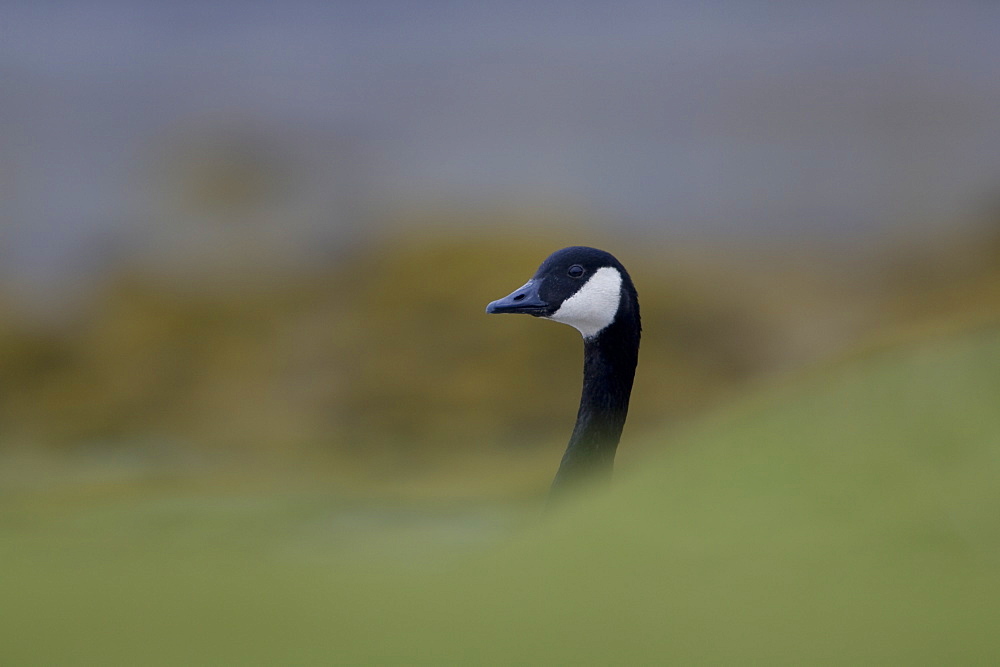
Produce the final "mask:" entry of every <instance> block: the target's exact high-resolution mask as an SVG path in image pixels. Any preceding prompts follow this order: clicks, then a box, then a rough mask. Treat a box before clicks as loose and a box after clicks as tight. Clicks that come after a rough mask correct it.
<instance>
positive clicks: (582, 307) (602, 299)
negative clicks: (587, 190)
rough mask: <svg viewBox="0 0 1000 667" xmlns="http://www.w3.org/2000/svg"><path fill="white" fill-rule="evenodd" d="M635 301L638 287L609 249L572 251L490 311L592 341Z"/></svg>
mask: <svg viewBox="0 0 1000 667" xmlns="http://www.w3.org/2000/svg"><path fill="white" fill-rule="evenodd" d="M629 299H631V301H632V302H634V301H635V288H634V287H633V286H632V280H631V279H630V278H629V275H628V273H627V272H626V271H625V267H623V266H622V265H621V262H619V261H618V260H617V259H615V258H614V256H613V255H611V254H610V253H607V252H604V251H603V250H598V249H596V248H587V247H584V246H572V247H569V248H563V249H562V250H558V251H556V252H554V253H552V254H551V255H549V257H548V259H546V260H545V261H544V262H542V265H541V266H540V267H538V271H536V272H535V275H534V276H533V277H532V278H531V280H529V281H528V282H527V283H526V284H525V285H524V286H522V287H521V288H519V289H517V290H514V291H513V292H512V293H511V294H509V295H508V296H505V297H504V298H502V299H498V300H497V301H494V302H492V303H491V304H490V305H488V306H486V312H487V313H525V314H528V315H534V316H535V317H544V318H547V319H550V320H554V321H556V322H563V323H565V324H569V325H571V326H573V327H576V328H577V329H578V330H579V331H580V333H582V334H583V336H584V338H592V337H594V336H596V335H597V334H599V333H600V332H601V331H602V330H604V329H605V328H607V326H608V325H609V324H611V323H612V322H614V321H615V319H616V317H617V316H618V314H619V311H620V310H621V305H622V302H623V300H629Z"/></svg>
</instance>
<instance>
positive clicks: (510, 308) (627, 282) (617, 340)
mask: <svg viewBox="0 0 1000 667" xmlns="http://www.w3.org/2000/svg"><path fill="white" fill-rule="evenodd" d="M486 312H487V313H525V314H528V315H534V316H535V317H543V318H545V319H549V320H553V321H555V322H562V323H564V324H569V325H571V326H573V327H575V328H576V329H577V330H579V332H580V333H581V334H583V392H582V395H581V397H580V410H579V412H578V413H577V416H576V426H575V427H574V428H573V435H572V436H570V439H569V444H568V445H567V447H566V453H565V454H563V458H562V463H560V465H559V471H558V472H557V473H556V477H555V480H554V481H553V482H552V493H553V494H556V493H559V492H560V491H561V490H563V489H564V488H566V487H569V486H574V485H575V484H576V483H577V482H579V481H580V480H584V479H587V480H590V479H607V478H609V477H610V476H611V469H612V467H613V465H614V460H615V450H616V449H617V448H618V441H619V439H620V438H621V433H622V428H623V427H624V426H625V416H626V414H627V413H628V401H629V396H630V395H631V393H632V380H633V378H634V377H635V365H636V362H637V360H638V357H639V335H640V331H641V326H640V323H639V300H638V296H637V295H636V291H635V287H634V286H633V285H632V279H631V278H630V277H629V275H628V272H626V271H625V267H624V266H622V264H621V262H619V261H618V260H617V259H615V258H614V256H612V255H611V254H610V253H607V252H604V251H603V250H597V249H596V248H587V247H583V246H573V247H570V248H563V249H562V250H558V251H556V252H554V253H552V254H551V255H549V257H548V259H546V260H545V261H544V262H542V265H541V266H540V267H538V271H536V272H535V275H534V276H533V277H532V278H531V280H529V281H528V282H527V283H526V284H525V285H524V286H523V287H520V288H518V289H516V290H514V291H513V292H512V293H510V294H509V295H508V296H505V297H504V298H502V299H498V300H497V301H494V302H492V303H491V304H489V305H488V306H486Z"/></svg>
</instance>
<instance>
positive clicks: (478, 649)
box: [0, 329, 1000, 665]
mask: <svg viewBox="0 0 1000 667" xmlns="http://www.w3.org/2000/svg"><path fill="white" fill-rule="evenodd" d="M660 448H661V449H662V450H663V451H662V454H660V455H658V456H657V458H655V459H653V460H649V461H646V462H645V463H644V464H643V465H642V467H641V469H636V467H635V466H633V467H632V469H628V466H623V468H624V469H623V470H622V471H621V473H620V474H619V476H618V478H617V480H616V484H615V486H614V488H613V489H612V490H611V491H609V492H607V493H603V494H595V495H593V496H591V497H588V498H584V499H581V500H580V502H578V503H576V504H572V505H567V506H566V507H563V508H560V509H559V510H558V511H556V512H554V513H552V514H549V515H547V516H544V517H541V518H538V519H537V520H525V519H524V518H523V516H524V512H523V511H518V510H516V509H515V510H512V509H509V508H503V507H497V506H491V505H482V506H477V507H467V506H465V507H461V508H460V507H458V506H455V505H440V506H436V507H433V506H426V505H423V506H414V505H403V504H396V505H385V504H383V505H377V504H372V503H358V502H357V501H354V500H350V499H348V498H345V497H335V496H334V495H333V494H331V493H330V492H329V491H324V490H323V489H322V488H321V487H317V486H311V487H308V488H305V489H296V490H291V491H290V490H288V489H289V488H291V487H275V488H272V489H271V490H269V491H260V492H257V493H247V492H246V490H245V489H243V490H242V491H240V492H230V493H227V492H223V491H219V490H214V491H211V492H209V491H197V490H191V491H189V492H185V493H182V492H178V491H177V490H176V489H160V490H156V489H152V490H147V491H143V492H135V493H134V494H130V493H123V494H118V495H111V496H103V495H100V494H97V495H96V496H94V497H92V498H89V499H83V500H78V501H74V502H73V503H67V502H65V501H51V502H50V503H48V504H46V503H45V502H42V501H41V500H40V499H39V497H36V496H31V497H29V496H25V495H23V494H19V493H15V492H11V493H6V494H4V495H3V496H0V500H2V501H3V511H2V515H0V521H2V523H0V530H2V533H0V567H2V569H0V663H2V664H11V665H18V664H101V665H106V664H143V665H148V664H175V665H176V664H240V665H247V664H367V663H374V664H385V663H400V664H415V663H416V664H420V663H423V664H449V663H451V664H525V663H527V664H549V665H551V664H599V665H606V664H692V663H713V664H720V663H722V664H817V663H837V664H995V663H996V662H997V661H1000V634H998V633H997V630H996V628H997V624H998V620H1000V484H998V481H1000V335H998V333H997V332H996V330H992V329H990V330H980V331H978V332H975V333H971V334H964V335H962V336H961V337H957V338H954V339H952V340H948V341H942V342H936V343H926V344H920V345H916V346H911V347H908V348H905V349H895V350H889V351H883V352H879V353H877V354H873V355H869V356H867V357H866V358H863V359H859V360H856V361H854V362H852V363H850V364H848V365H846V366H844V367H841V368H836V369H833V370H831V371H829V372H823V373H818V372H817V373H815V374H813V375H812V376H810V377H808V378H804V379H801V380H799V381H797V382H795V383H794V384H793V385H788V386H785V387H782V388H779V389H777V390H772V391H768V392H765V393H764V394H762V395H758V396H757V397H754V398H751V399H750V400H748V401H745V402H743V403H742V404H740V405H738V406H735V407H733V408H731V409H729V410H727V411H725V412H724V413H722V414H718V415H716V416H715V417H714V418H713V419H711V420H708V421H706V422H703V423H702V424H701V425H699V426H698V427H696V428H694V429H690V430H688V432H687V433H685V434H684V435H682V436H678V437H676V438H674V439H673V440H671V441H670V442H666V443H664V444H663V445H662V446H661V447H660Z"/></svg>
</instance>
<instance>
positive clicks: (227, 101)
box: [0, 0, 1000, 278]
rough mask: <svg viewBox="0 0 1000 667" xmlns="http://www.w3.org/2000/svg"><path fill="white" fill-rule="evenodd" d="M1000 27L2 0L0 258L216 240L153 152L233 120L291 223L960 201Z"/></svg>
mask: <svg viewBox="0 0 1000 667" xmlns="http://www.w3.org/2000/svg"><path fill="white" fill-rule="evenodd" d="M998 35H1000V3H995V2H986V1H980V2H973V1H951V2H937V3H927V2H917V1H901V2H878V1H875V2H850V1H849V2H838V3H829V2H818V1H807V2H802V1H799V2H735V1H733V2H711V1H709V2H662V1H660V2H653V1H627V0H626V1H619V2H613V3H612V2H595V1H591V0H585V1H576V2H569V1H562V0H558V1H550V2H537V1H534V2H532V1H523V2H513V1H504V0H497V1H494V2H489V3H485V2H484V3H473V2H458V1H443V0H428V1H425V2H404V1H402V0H397V1H387V0H369V1H367V2H364V3H360V2H354V1H340V2H336V1H335V2H328V1H327V2H321V1H315V2H303V1H298V2H295V1H292V2H282V3H273V2H266V3H265V2H237V1H235V0H223V1H220V2H211V3H206V2H193V1H190V0H181V1H176V0H175V1H169V2H168V1H166V0H163V1H156V0H132V1H128V2H126V1H121V2H110V1H108V2H104V1H92V2H87V1H85V0H82V1H78V2H70V1H66V2H45V1H36V2H4V3H3V4H2V5H0V90H2V92H0V95H2V97H0V197H2V199H0V216H2V218H3V227H2V228H0V244H2V245H0V261H2V262H3V263H4V267H3V269H4V270H3V271H2V272H0V275H7V276H8V277H11V276H29V277H36V278H37V277H39V276H41V277H44V276H45V275H47V274H50V273H57V272H56V271H55V270H56V269H58V268H65V267H66V266H73V264H74V262H75V261H78V260H79V258H80V257H86V256H87V255H88V253H93V252H94V251H95V249H100V248H102V247H105V246H106V245H108V244H110V245H115V244H117V243H119V241H120V240H121V239H124V241H122V242H123V243H125V245H126V246H128V247H132V246H134V245H140V246H141V245H142V243H143V239H147V238H151V239H156V242H161V241H164V239H165V238H167V237H169V236H170V234H171V233H174V234H176V235H179V236H191V235H194V236H198V235H199V234H202V235H204V236H205V237H206V238H208V237H209V236H210V234H205V233H204V227H203V225H204V224H205V221H204V220H198V219H194V220H185V219H181V218H183V217H184V214H183V212H181V211H180V209H177V210H174V209H171V208H170V206H169V205H168V204H164V201H166V200H169V199H170V197H169V195H164V194H163V192H161V190H163V188H164V187H165V186H163V185H162V184H157V182H156V179H157V178H158V176H157V174H159V173H160V172H158V171H157V166H156V165H158V164H159V163H160V162H162V161H164V160H168V159H169V158H170V157H171V156H173V155H174V152H176V151H175V147H176V146H182V147H187V148H184V150H189V151H191V150H193V151H194V153H193V154H194V155H196V156H197V154H198V153H197V147H198V145H199V142H202V141H204V140H205V137H212V136H214V135H226V133H227V132H234V133H236V134H238V135H239V136H242V137H247V136H249V137H250V138H251V140H252V142H256V143H257V144H260V145H265V146H270V147H271V148H272V149H273V150H274V152H275V155H276V156H277V159H278V160H279V162H282V163H283V164H285V165H286V166H288V165H291V171H290V172H289V173H291V174H292V177H291V178H294V179H295V183H294V185H293V186H292V187H290V189H289V190H288V191H287V192H286V193H285V196H284V198H283V199H281V201H279V202H270V203H269V204H268V206H269V207H270V208H267V207H265V208H267V210H266V211H264V212H263V213H260V212H257V213H255V214H254V215H256V216H257V219H256V221H255V222H254V224H256V225H257V226H258V227H260V228H268V226H269V225H270V228H269V229H267V230H266V231H265V232H264V233H265V234H271V235H272V236H275V237H278V236H290V237H295V238H300V239H306V240H308V239H309V238H311V237H314V236H317V235H318V236H322V237H324V238H325V237H332V238H335V237H336V236H337V234H338V233H339V232H340V231H342V230H344V229H350V228H351V227H352V226H354V225H358V224H361V223H362V222H363V221H370V220H372V219H376V218H377V217H378V214H379V213H381V212H383V211H386V210H391V209H394V208H406V207H407V206H409V205H412V204H414V203H415V204H419V205H427V204H428V203H432V204H433V205H435V206H442V207H446V206H447V205H448V204H449V203H450V202H455V203H456V205H458V204H460V205H461V206H475V205H476V204H477V203H478V202H482V203H483V204H485V205H490V206H492V205H495V204H497V203H498V202H499V203H502V204H505V205H517V204H518V203H521V204H523V205H525V206H531V205H533V202H539V203H546V204H552V203H556V204H559V205H565V206H567V207H570V208H573V209H575V210H580V211H584V212H586V213H587V214H589V215H590V216H592V217H594V218H596V219H600V220H602V221H607V224H609V225H619V226H621V227H622V228H623V229H629V230H641V231H643V232H645V233H660V232H662V233H664V234H684V235H692V234H695V235H696V234H708V235H713V236H718V235H731V234H738V235H740V236H753V235H763V234H780V235H786V236H787V235H796V234H805V235H813V234H817V233H821V234H827V235H840V236H843V237H848V238H865V237H866V236H867V235H868V232H872V233H876V232H880V231H884V230H886V229H890V228H899V227H900V226H903V225H913V226H933V225H939V224H948V223H949V222H950V221H952V220H954V219H955V218H956V216H960V215H961V214H962V213H963V211H965V210H967V209H969V208H970V207H973V206H975V205H976V203H977V202H979V201H981V200H983V199H985V198H988V197H995V195H996V193H997V191H998V190H1000V38H998ZM192 145H194V146H195V148H194V149H191V146H192ZM175 157H176V156H175ZM191 160H193V161H195V162H196V161H197V160H198V158H197V157H194V158H191ZM345 184H346V185H345ZM167 189H169V187H168V188H167ZM195 217H197V216H195ZM251 217H253V216H251ZM200 225H202V226H200ZM165 227H167V228H169V229H167V230H166V231H165V230H164V228H165ZM171 230H173V231H171ZM199 230H201V231H199ZM129 244H131V245H129Z"/></svg>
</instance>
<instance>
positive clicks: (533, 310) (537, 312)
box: [486, 280, 550, 317]
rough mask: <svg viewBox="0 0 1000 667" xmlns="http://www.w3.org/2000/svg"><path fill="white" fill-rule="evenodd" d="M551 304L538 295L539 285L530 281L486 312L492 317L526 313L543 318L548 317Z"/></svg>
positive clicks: (492, 305) (492, 304) (491, 305)
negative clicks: (500, 314) (499, 314)
mask: <svg viewBox="0 0 1000 667" xmlns="http://www.w3.org/2000/svg"><path fill="white" fill-rule="evenodd" d="M549 310H550V309H549V304H547V303H546V302H545V301H543V300H542V298H541V297H540V296H539V295H538V283H537V282H536V281H534V280H529V281H528V282H527V283H526V284H525V285H524V286H523V287H519V288H518V289H516V290H514V291H513V292H511V293H510V294H508V295H507V296H505V297H504V298H502V299H497V300H496V301H493V302H491V303H490V305H488V306H486V312H487V313H489V314H490V315H494V314H497V313H526V314H528V315H534V316H536V317H541V316H543V315H548V313H549Z"/></svg>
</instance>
